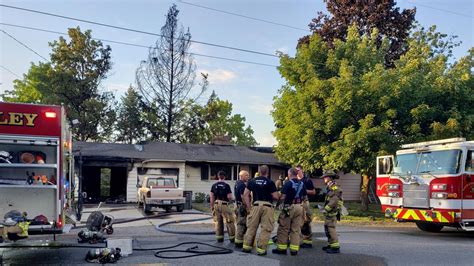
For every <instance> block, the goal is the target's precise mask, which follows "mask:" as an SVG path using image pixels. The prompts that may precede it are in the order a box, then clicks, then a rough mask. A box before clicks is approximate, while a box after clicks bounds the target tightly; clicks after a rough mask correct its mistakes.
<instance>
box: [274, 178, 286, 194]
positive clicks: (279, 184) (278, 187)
mask: <svg viewBox="0 0 474 266" xmlns="http://www.w3.org/2000/svg"><path fill="white" fill-rule="evenodd" d="M283 181H284V179H283V176H282V175H280V176H279V177H278V180H277V181H276V182H275V186H276V188H277V190H278V191H281V189H282V188H283Z"/></svg>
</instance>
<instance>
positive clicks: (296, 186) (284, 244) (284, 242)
mask: <svg viewBox="0 0 474 266" xmlns="http://www.w3.org/2000/svg"><path fill="white" fill-rule="evenodd" d="M297 174H298V171H297V170H296V169H295V168H291V169H290V170H288V177H289V179H290V181H289V182H287V183H286V184H285V185H284V186H283V188H282V190H281V196H280V200H279V204H281V203H282V202H283V206H282V208H281V212H280V216H279V218H278V231H277V248H276V249H273V250H272V252H273V253H276V254H285V255H286V250H287V249H288V239H289V240H290V254H291V255H292V256H295V255H297V254H298V250H299V249H300V232H301V226H302V225H303V205H302V203H303V199H304V198H305V197H306V190H305V188H304V184H303V182H302V181H301V180H299V179H298V177H297ZM280 206H281V205H280Z"/></svg>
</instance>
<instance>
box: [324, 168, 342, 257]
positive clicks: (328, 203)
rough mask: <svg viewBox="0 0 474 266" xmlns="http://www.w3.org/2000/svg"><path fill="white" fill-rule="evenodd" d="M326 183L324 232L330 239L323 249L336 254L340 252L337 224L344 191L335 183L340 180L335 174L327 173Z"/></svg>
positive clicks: (325, 175)
mask: <svg viewBox="0 0 474 266" xmlns="http://www.w3.org/2000/svg"><path fill="white" fill-rule="evenodd" d="M323 178H324V183H325V184H326V186H327V194H326V200H325V203H324V209H323V211H322V212H323V213H324V216H325V219H324V232H325V233H326V236H327V238H328V245H327V246H325V247H323V250H324V251H326V252H327V253H330V254H334V253H339V252H340V245H339V240H338V238H337V232H336V223H337V220H339V219H340V212H341V208H342V206H343V203H344V202H343V199H342V190H341V189H340V187H339V185H337V183H336V182H335V181H334V180H335V179H337V178H338V176H337V175H336V174H335V173H326V174H324V175H323Z"/></svg>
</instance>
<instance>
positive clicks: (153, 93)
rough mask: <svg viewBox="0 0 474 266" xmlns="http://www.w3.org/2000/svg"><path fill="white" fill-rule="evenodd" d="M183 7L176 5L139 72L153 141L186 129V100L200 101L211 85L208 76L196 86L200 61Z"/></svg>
mask: <svg viewBox="0 0 474 266" xmlns="http://www.w3.org/2000/svg"><path fill="white" fill-rule="evenodd" d="M178 13H179V10H178V9H177V8H176V5H173V6H172V7H171V8H170V9H169V11H168V14H167V16H166V23H165V25H164V26H163V27H162V28H161V37H160V38H159V39H158V40H157V41H156V43H155V45H154V46H153V47H150V49H149V53H148V58H147V60H143V61H142V62H141V63H140V66H139V67H138V69H137V71H136V82H137V87H138V90H139V92H140V94H141V95H142V97H143V105H144V109H145V110H146V111H147V112H148V116H151V117H149V118H148V119H147V128H148V131H150V134H151V138H152V139H153V140H166V142H172V141H176V140H177V138H178V135H179V134H180V133H181V132H182V128H180V127H181V126H180V125H183V121H181V120H182V119H184V117H185V116H184V115H183V108H184V103H185V102H186V101H188V100H194V101H195V100H197V98H199V97H200V96H201V95H202V93H203V92H204V91H205V89H206V87H207V84H208V83H207V76H205V75H202V77H203V82H202V83H200V84H198V88H195V87H194V82H195V78H196V73H195V72H196V64H195V63H194V59H193V57H192V55H191V54H190V53H189V52H187V51H188V50H189V48H190V45H191V42H190V41H191V34H190V32H189V28H188V30H187V31H184V29H183V27H182V26H181V25H178Z"/></svg>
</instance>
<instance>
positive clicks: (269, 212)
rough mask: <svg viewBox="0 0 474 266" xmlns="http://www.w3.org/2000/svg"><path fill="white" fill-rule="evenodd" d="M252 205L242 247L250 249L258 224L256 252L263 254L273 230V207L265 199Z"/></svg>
mask: <svg viewBox="0 0 474 266" xmlns="http://www.w3.org/2000/svg"><path fill="white" fill-rule="evenodd" d="M253 205H254V206H253V208H252V210H251V211H250V214H249V215H248V216H247V232H246V233H245V236H244V244H243V249H244V250H251V249H252V246H253V242H254V240H255V236H256V234H257V230H258V226H259V225H260V235H259V237H258V241H257V254H265V253H266V252H267V245H268V240H269V239H270V237H271V233H272V231H273V222H274V221H273V207H272V205H271V204H270V203H269V202H267V201H256V202H254V204H253Z"/></svg>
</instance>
